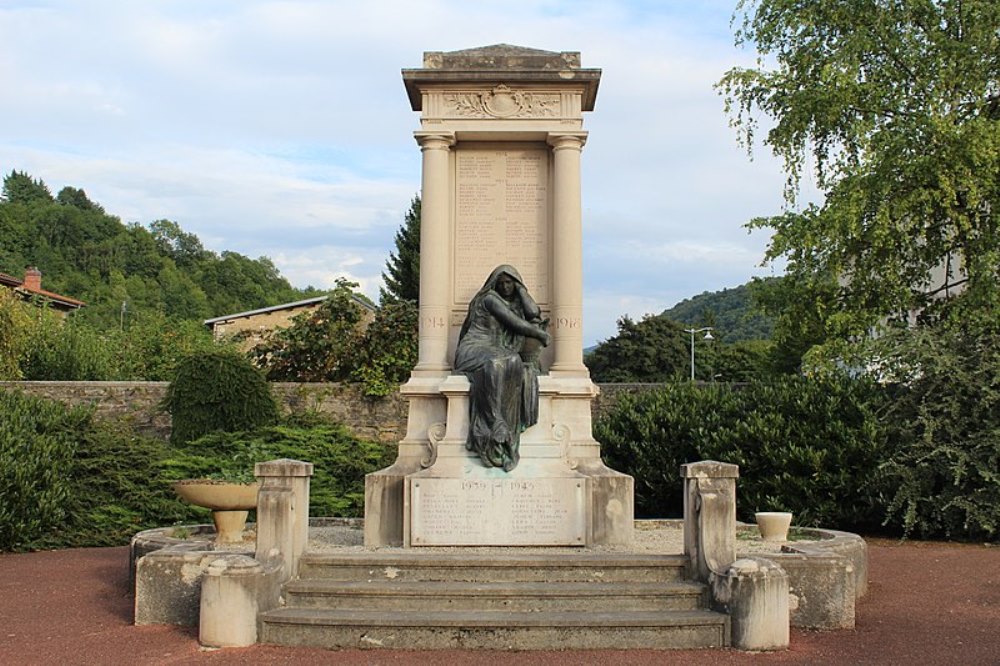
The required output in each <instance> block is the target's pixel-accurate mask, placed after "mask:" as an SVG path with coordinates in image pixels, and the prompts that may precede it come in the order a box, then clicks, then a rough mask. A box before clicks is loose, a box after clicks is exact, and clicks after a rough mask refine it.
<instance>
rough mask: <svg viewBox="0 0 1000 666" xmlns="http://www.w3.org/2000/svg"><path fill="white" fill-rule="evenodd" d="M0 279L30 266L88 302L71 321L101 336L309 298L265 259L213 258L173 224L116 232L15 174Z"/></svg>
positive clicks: (84, 204)
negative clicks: (132, 322) (136, 324)
mask: <svg viewBox="0 0 1000 666" xmlns="http://www.w3.org/2000/svg"><path fill="white" fill-rule="evenodd" d="M0 238H2V239H3V242H2V243H0V271H3V272H5V273H10V274H18V273H19V271H21V270H22V268H23V267H24V266H27V265H36V266H38V267H39V268H41V270H42V271H43V273H44V283H43V286H44V287H45V288H46V289H48V290H50V291H54V292H56V293H60V294H64V295H66V296H71V297H73V298H77V299H80V300H82V301H84V302H86V303H87V306H86V307H85V308H83V309H82V310H81V311H80V312H78V313H77V314H76V315H75V316H76V317H79V318H82V319H84V320H85V321H86V322H87V323H89V324H91V325H93V326H94V327H95V328H97V329H98V330H100V331H107V330H110V329H113V328H121V320H122V307H123V303H124V304H125V308H126V310H127V311H126V324H127V322H128V319H131V318H132V317H135V316H141V317H149V316H152V315H154V314H156V313H161V314H163V315H164V316H166V317H167V318H168V319H171V320H177V319H190V320H199V321H200V320H204V319H206V318H209V317H213V316H218V315H222V314H228V313H235V312H244V311H247V310H253V309H256V308H261V307H267V306H271V305H277V304H279V303H287V302H290V301H296V300H301V299H302V298H305V297H308V296H313V295H315V294H316V293H317V292H316V291H315V290H313V289H306V290H298V289H293V288H292V287H291V285H290V284H289V283H288V281H287V280H285V279H284V278H283V277H281V275H280V274H279V273H278V270H277V269H276V268H275V266H274V264H273V263H272V262H271V261H270V260H269V259H267V258H266V257H261V258H259V259H249V258H247V257H244V256H242V255H240V254H238V253H235V252H223V253H222V254H221V255H217V254H215V253H214V252H211V251H208V250H206V249H205V248H204V247H203V246H202V244H201V241H200V240H199V239H198V237H197V236H195V235H194V234H191V233H188V232H185V231H184V230H183V229H182V228H181V227H180V225H179V224H177V223H176V222H173V221H170V220H157V221H155V222H152V223H151V224H150V225H149V228H148V229H147V228H145V227H143V226H141V225H138V224H132V225H127V226H126V225H123V224H122V223H121V221H120V220H119V219H118V218H117V217H114V216H112V215H109V214H107V213H106V212H105V211H104V209H103V208H102V207H101V206H100V205H99V204H97V203H95V202H93V201H91V200H90V199H89V198H88V197H87V195H86V193H85V192H84V191H83V190H82V189H77V188H73V187H64V188H63V189H62V190H60V191H59V195H58V197H56V198H53V197H52V195H51V193H50V192H49V190H48V188H47V187H46V186H45V184H44V183H42V182H41V181H36V180H34V179H32V178H31V177H30V176H28V175H27V174H24V173H20V172H17V171H13V172H11V174H10V175H8V176H7V177H5V178H4V191H3V196H2V197H0Z"/></svg>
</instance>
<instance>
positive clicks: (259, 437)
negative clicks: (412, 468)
mask: <svg viewBox="0 0 1000 666" xmlns="http://www.w3.org/2000/svg"><path fill="white" fill-rule="evenodd" d="M395 454H396V451H395V447H391V446H385V445H383V444H379V443H376V442H370V441H366V440H362V439H358V438H356V437H354V436H353V435H351V434H350V433H349V432H348V430H347V428H345V427H344V426H342V425H339V424H334V423H329V422H327V423H313V424H311V425H308V426H298V425H277V426H268V427H265V428H261V429H259V430H256V431H254V432H236V433H221V432H219V433H212V434H210V435H205V436H204V437H200V438H198V439H196V440H193V441H190V442H187V443H185V444H182V445H180V446H177V447H175V448H174V450H173V451H172V452H171V454H170V457H169V458H168V459H167V460H166V461H165V462H164V465H163V476H164V478H165V479H168V480H179V479H194V478H218V479H225V480H228V481H237V482H246V481H252V480H253V478H254V477H253V467H254V463H257V462H264V461H267V460H274V459H276V458H292V459H295V460H305V461H308V462H311V463H313V465H314V467H315V475H314V476H313V477H312V480H311V481H310V503H309V514H310V515H312V516H361V515H362V514H363V512H364V497H365V474H367V473H369V472H373V471H375V470H378V469H381V468H383V467H387V466H388V465H390V464H392V461H393V460H394V459H395Z"/></svg>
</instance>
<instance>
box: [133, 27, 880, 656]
mask: <svg viewBox="0 0 1000 666" xmlns="http://www.w3.org/2000/svg"><path fill="white" fill-rule="evenodd" d="M600 79H601V70H599V69H591V68H585V67H583V66H582V64H581V58H580V54H579V53H576V52H550V51H539V50H535V49H526V48H521V47H514V46H509V45H496V46H490V47H484V48H477V49H470V50H465V51H455V52H428V53H425V54H424V60H423V66H422V67H420V68H416V69H404V70H403V83H404V85H405V90H406V94H407V96H408V98H409V102H410V106H411V108H412V109H413V111H415V112H419V114H420V117H419V118H420V119H419V129H418V130H417V131H415V132H414V137H415V139H416V142H417V144H418V146H419V149H420V151H421V154H422V188H421V197H422V219H421V232H420V233H421V237H420V255H421V261H420V300H419V360H418V364H417V366H416V367H415V368H414V370H413V372H412V374H411V376H410V379H409V381H408V382H407V383H406V384H404V385H403V386H402V387H401V389H400V390H401V392H402V394H403V396H404V397H405V398H406V399H407V401H408V407H409V412H408V419H407V427H406V434H405V436H404V437H403V439H402V440H401V441H400V442H399V444H398V455H397V459H396V461H395V462H394V464H392V465H391V466H390V467H388V468H386V469H383V470H380V471H378V472H375V473H373V474H370V475H368V477H367V478H366V487H365V516H364V520H363V526H362V525H359V524H357V522H351V521H348V520H337V519H324V518H323V517H312V518H310V516H309V515H308V506H309V499H308V498H309V477H310V476H311V474H312V465H311V464H310V463H308V462H302V461H291V460H277V461H271V462H267V463H258V464H257V467H256V475H257V477H258V480H259V482H260V490H259V492H258V494H257V498H256V509H257V523H256V526H255V538H254V539H253V540H252V541H251V542H249V544H248V546H247V547H246V548H245V549H242V550H241V549H240V548H239V547H233V546H231V545H230V546H227V547H221V546H220V545H219V544H216V543H214V542H213V541H212V537H213V534H214V533H213V530H212V529H211V528H208V527H204V528H194V529H191V530H189V533H188V535H186V537H185V538H181V536H180V535H179V534H178V533H177V531H176V530H173V528H165V529H161V530H150V531H148V532H145V533H141V534H139V535H137V536H136V538H135V539H134V540H133V546H132V551H133V562H134V568H135V572H134V575H135V588H136V589H135V591H136V606H135V608H136V612H135V621H136V623H138V624H150V623H181V624H198V626H199V627H200V631H199V636H200V641H201V642H202V643H203V644H204V645H207V646H212V647H229V646H244V645H250V644H253V643H256V642H262V643H272V644H279V645H312V646H321V647H327V648H344V647H371V648H379V647H383V648H385V647H395V648H410V649H435V648H454V647H461V648H483V649H570V648H574V649H586V648H607V647H613V648H710V647H729V646H732V647H737V648H740V649H753V650H761V649H782V648H784V647H787V645H788V636H789V632H788V628H789V624H790V623H791V624H794V625H796V626H813V627H819V628H843V627H852V626H853V623H854V602H855V599H856V598H857V597H858V596H860V595H861V594H863V593H864V591H865V587H866V581H867V571H866V556H865V549H864V542H863V541H862V540H861V539H860V538H859V537H856V536H855V535H851V534H846V533H840V532H834V531H831V530H813V533H814V534H813V536H814V538H812V539H810V540H807V541H804V542H802V543H799V544H792V543H788V544H782V545H779V546H778V548H775V549H772V550H771V551H768V552H767V553H766V555H765V556H757V555H755V554H749V555H746V554H744V553H742V552H741V553H740V554H739V557H738V556H737V555H738V544H737V534H738V532H739V531H740V530H742V531H744V532H745V531H746V529H747V528H746V526H742V527H740V526H738V525H737V522H736V493H735V491H736V483H737V478H738V475H739V474H738V469H737V468H736V466H735V465H730V464H726V463H723V462H714V461H702V462H692V463H689V464H687V465H684V466H683V468H682V477H683V478H684V497H685V500H684V504H685V510H684V514H685V515H684V519H683V521H636V520H635V519H634V515H633V480H632V478H631V477H629V476H627V475H624V474H621V473H619V472H617V471H615V470H612V469H609V468H608V467H606V466H605V465H604V463H603V462H602V460H601V451H600V448H601V447H600V443H599V442H597V441H596V440H595V439H594V437H593V434H592V428H591V401H592V400H593V398H594V397H595V396H596V394H597V388H596V386H595V385H594V384H593V382H592V381H591V379H590V376H589V373H588V371H587V368H586V366H585V365H584V363H583V327H584V320H583V270H582V254H583V253H582V244H583V238H582V224H581V210H582V209H581V200H582V192H581V180H580V172H581V159H582V156H583V151H584V147H585V145H586V141H587V131H586V130H585V129H584V114H585V113H588V112H591V111H593V110H594V108H595V103H596V98H597V91H598V86H599V83H600ZM754 529H755V528H754ZM248 532H249V530H248ZM663 535H668V536H670V535H672V536H673V538H674V541H673V542H670V543H668V541H669V538H665V540H664V541H660V539H661V537H662V536H663ZM674 546H676V548H674ZM779 548H780V549H779Z"/></svg>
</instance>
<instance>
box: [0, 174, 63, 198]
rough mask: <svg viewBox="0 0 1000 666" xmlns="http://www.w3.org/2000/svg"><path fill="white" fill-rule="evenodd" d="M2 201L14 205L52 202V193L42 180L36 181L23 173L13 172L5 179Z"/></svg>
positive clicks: (0, 196)
mask: <svg viewBox="0 0 1000 666" xmlns="http://www.w3.org/2000/svg"><path fill="white" fill-rule="evenodd" d="M0 199H2V200H3V201H4V202H5V203H12V204H30V203H35V202H50V201H52V192H51V191H49V188H48V186H46V185H45V183H43V182H42V181H41V179H39V180H35V179H34V178H32V177H31V176H29V175H28V174H26V173H24V172H23V171H11V172H10V174H9V175H7V176H5V177H4V179H3V193H2V195H0Z"/></svg>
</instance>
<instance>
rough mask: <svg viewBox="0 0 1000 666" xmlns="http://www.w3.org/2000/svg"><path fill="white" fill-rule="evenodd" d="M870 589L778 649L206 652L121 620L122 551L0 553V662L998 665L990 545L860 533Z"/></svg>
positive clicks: (173, 630) (999, 618)
mask: <svg viewBox="0 0 1000 666" xmlns="http://www.w3.org/2000/svg"><path fill="white" fill-rule="evenodd" d="M868 544H869V557H870V569H869V592H868V595H867V596H865V597H864V598H863V599H862V600H861V601H860V603H859V604H858V626H857V628H856V629H854V630H851V631H830V632H816V631H803V630H798V629H793V630H792V641H791V646H790V647H789V649H788V650H785V651H782V652H772V653H748V652H739V651H736V650H693V651H692V650H682V651H665V652H664V651H654V650H589V651H574V650H566V651H562V652H515V653H511V652H490V651H479V652H470V651H460V650H442V651H437V652H414V651H406V650H379V651H376V650H339V651H327V650H317V649H308V648H277V647H268V646H255V647H252V648H242V649H231V650H215V651H206V650H203V649H201V648H200V647H199V646H198V639H197V630H196V629H193V628H189V627H172V626H147V627H136V626H133V625H132V597H131V595H130V593H129V586H128V549H127V548H121V547H120V548H84V549H75V550H62V551H51V552H41V553H24V554H13V555H12V554H0V664H4V665H5V666H6V665H7V664H10V665H11V666H35V665H41V666H49V665H54V666H73V665H76V664H80V665H86V666H103V665H105V664H107V665H109V666H111V665H115V666H117V665H119V664H142V665H143V666H145V665H147V664H149V665H152V666H160V665H165V666H180V665H184V666H187V665H189V664H191V665H200V664H213V665H214V664H219V665H222V664H225V665H230V664H231V665H233V666H236V665H241V666H242V665H244V664H294V665H295V666H312V665H313V664H316V665H320V664H372V665H375V664H378V665H389V664H393V665H407V666H408V665H410V664H428V665H430V666H480V665H491V664H500V665H502V666H578V665H579V664H600V665H601V666H605V665H614V666H619V665H620V666H654V665H655V666H673V665H678V666H680V665H682V664H710V665H711V666H716V665H723V666H726V665H730V664H735V665H740V666H742V665H754V666H757V665H765V666H770V665H777V664H800V665H809V666H812V665H814V664H831V665H837V666H839V665H841V664H873V665H881V664H889V665H896V664H899V665H901V666H917V665H920V666H925V665H930V666H935V665H937V664H962V665H963V666H980V665H982V666H986V665H992V666H996V665H997V664H998V663H1000V631H998V627H1000V548H998V547H996V546H995V545H994V546H992V547H991V546H984V545H968V544H951V543H932V542H912V541H909V542H899V541H890V540H885V539H874V540H868Z"/></svg>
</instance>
